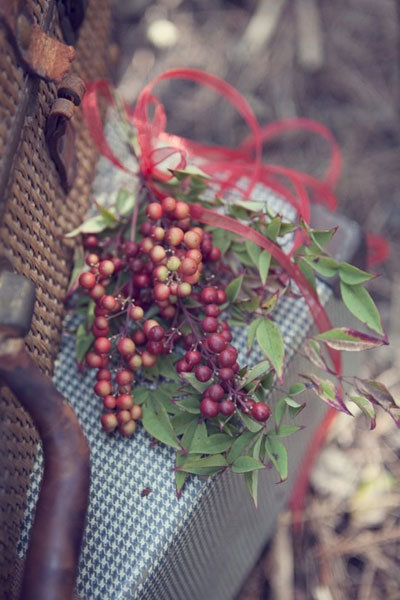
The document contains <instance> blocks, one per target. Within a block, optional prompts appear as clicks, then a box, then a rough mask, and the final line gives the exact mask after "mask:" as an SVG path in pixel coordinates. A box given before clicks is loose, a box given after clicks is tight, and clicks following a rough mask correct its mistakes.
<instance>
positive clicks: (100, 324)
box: [93, 317, 108, 329]
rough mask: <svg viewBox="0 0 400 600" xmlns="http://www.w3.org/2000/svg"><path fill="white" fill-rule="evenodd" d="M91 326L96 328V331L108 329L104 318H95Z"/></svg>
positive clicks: (106, 320)
mask: <svg viewBox="0 0 400 600" xmlns="http://www.w3.org/2000/svg"><path fill="white" fill-rule="evenodd" d="M93 325H94V326H95V327H97V329H107V328H108V319H106V318H105V317H96V318H95V320H94V322H93Z"/></svg>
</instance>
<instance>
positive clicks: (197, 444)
mask: <svg viewBox="0 0 400 600" xmlns="http://www.w3.org/2000/svg"><path fill="white" fill-rule="evenodd" d="M232 442H233V440H232V438H231V437H230V436H229V435H226V434H225V433H215V434H214V435H210V436H209V437H207V438H206V439H205V440H204V441H198V440H196V441H193V443H192V446H191V448H190V453H191V454H192V453H193V454H219V453H220V452H225V451H226V450H228V449H229V448H230V447H231V446H232Z"/></svg>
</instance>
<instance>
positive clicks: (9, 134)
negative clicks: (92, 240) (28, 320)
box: [0, 0, 110, 600]
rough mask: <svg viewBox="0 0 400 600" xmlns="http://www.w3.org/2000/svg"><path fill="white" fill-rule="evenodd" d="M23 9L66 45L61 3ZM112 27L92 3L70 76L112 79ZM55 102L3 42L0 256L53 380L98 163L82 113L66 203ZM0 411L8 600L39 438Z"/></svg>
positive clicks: (1, 528) (2, 553)
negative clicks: (29, 313)
mask: <svg viewBox="0 0 400 600" xmlns="http://www.w3.org/2000/svg"><path fill="white" fill-rule="evenodd" d="M24 4H25V6H24V11H25V13H26V14H28V15H30V16H31V18H32V20H33V21H34V22H35V23H38V24H39V25H40V26H42V27H43V28H44V29H45V30H46V31H48V33H49V34H50V35H53V36H55V37H57V38H58V39H62V36H61V32H60V29H59V26H58V21H57V17H58V15H57V10H55V5H56V2H55V0H26V1H25V3H24ZM109 24H110V2H109V0H90V1H89V3H88V9H87V13H86V18H85V21H84V23H83V25H82V28H81V30H80V35H79V40H78V43H77V46H76V59H75V61H74V63H73V71H74V72H75V73H76V74H78V75H79V76H80V77H82V79H84V80H85V81H90V80H93V79H96V78H99V77H103V76H105V75H106V73H107V68H106V67H107V46H108V34H109ZM55 98H56V88H55V85H54V84H52V83H46V82H43V81H39V80H38V79H37V78H35V77H32V76H29V75H27V74H26V73H24V71H23V69H22V68H21V67H20V66H19V64H18V61H17V59H16V56H15V53H14V50H13V48H12V46H11V45H10V44H9V43H8V41H7V40H6V38H5V37H4V36H0V254H2V255H3V256H6V257H7V258H8V259H9V261H10V262H11V264H12V265H13V267H14V269H15V270H16V271H18V272H19V273H22V274H24V275H26V276H27V277H28V278H29V279H31V280H32V281H33V282H34V283H35V285H36V289H37V302H36V306H35V314H34V318H33V321H32V328H31V332H30V334H29V336H28V338H27V347H28V349H29V351H30V353H31V354H32V356H33V357H34V359H35V361H36V362H37V364H38V365H39V367H40V368H41V369H42V370H43V371H45V372H46V373H49V374H50V373H51V372H52V364H53V359H54V357H55V355H56V353H57V350H58V346H59V342H60V332H61V323H62V318H63V315H64V305H63V299H64V297H65V292H66V289H67V285H68V281H69V276H70V269H71V259H72V244H71V242H68V241H66V240H64V239H63V234H64V233H66V232H67V231H69V230H71V229H72V228H74V227H75V226H76V225H77V224H78V223H79V222H80V221H81V220H82V217H83V215H84V213H85V212H86V210H87V205H88V200H89V194H90V189H91V181H92V178H93V170H94V166H95V161H96V157H97V153H96V151H95V149H94V147H93V144H92V143H91V139H90V136H89V133H88V131H87V130H86V128H85V127H84V123H83V119H82V115H81V113H80V110H79V109H78V110H77V111H76V115H75V117H74V125H75V130H76V153H77V159H78V173H77V177H76V180H75V183H74V187H73V189H72V190H71V191H70V193H69V194H68V195H67V196H66V195H65V193H64V192H63V190H62V187H61V185H60V181H59V176H58V174H57V172H56V169H55V166H54V164H53V162H52V161H51V160H50V157H49V154H48V151H47V146H46V142H45V124H46V119H47V116H48V114H49V112H50V109H51V106H52V104H53V102H54V100H55ZM0 414H1V418H0V448H1V454H0V456H1V461H0V598H3V597H4V598H7V600H11V598H12V597H13V593H12V592H11V588H12V580H13V574H14V569H15V565H16V561H15V558H16V554H15V547H16V543H17V540H18V537H19V533H20V525H21V519H22V516H23V511H24V506H25V499H26V491H27V486H28V481H29V475H30V472H31V468H32V464H33V459H34V456H35V450H36V441H37V434H36V430H35V429H34V428H33V425H32V423H31V421H30V419H29V418H28V417H27V415H26V414H25V413H24V412H23V411H22V409H21V407H20V405H19V404H18V402H16V401H15V399H13V397H12V396H11V394H9V393H8V392H7V391H5V390H3V391H2V394H1V398H0Z"/></svg>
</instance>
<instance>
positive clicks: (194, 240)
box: [183, 230, 201, 248]
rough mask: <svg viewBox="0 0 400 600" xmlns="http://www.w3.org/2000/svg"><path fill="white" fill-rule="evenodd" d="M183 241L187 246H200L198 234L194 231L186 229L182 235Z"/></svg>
mask: <svg viewBox="0 0 400 600" xmlns="http://www.w3.org/2000/svg"><path fill="white" fill-rule="evenodd" d="M183 241H184V243H185V245H186V246H187V247H188V248H198V247H199V246H200V242H201V239H200V236H199V234H198V233H196V232H195V231H193V230H191V231H187V232H186V233H185V235H184V236H183Z"/></svg>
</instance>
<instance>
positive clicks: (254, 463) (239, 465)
mask: <svg viewBox="0 0 400 600" xmlns="http://www.w3.org/2000/svg"><path fill="white" fill-rule="evenodd" d="M258 469H265V467H264V465H263V464H262V462H260V461H259V460H257V459H256V458H253V457H252V456H239V458H237V459H236V460H235V461H234V463H233V465H232V471H233V473H248V472H249V471H256V470H258Z"/></svg>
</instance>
